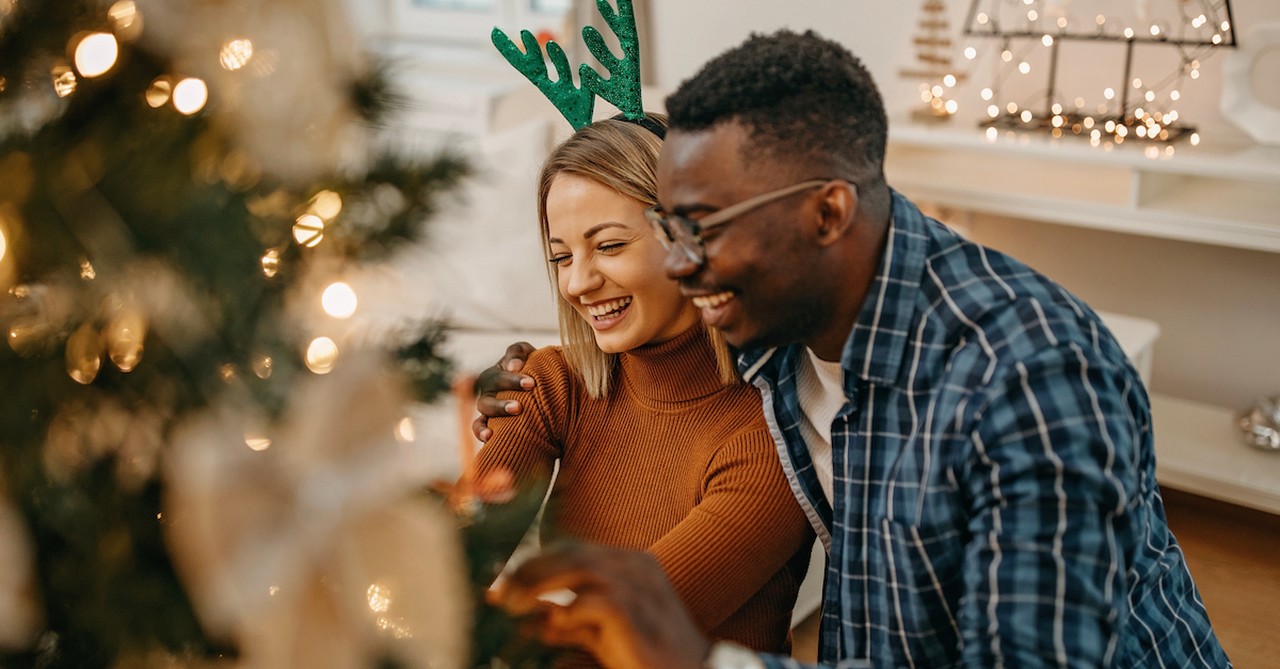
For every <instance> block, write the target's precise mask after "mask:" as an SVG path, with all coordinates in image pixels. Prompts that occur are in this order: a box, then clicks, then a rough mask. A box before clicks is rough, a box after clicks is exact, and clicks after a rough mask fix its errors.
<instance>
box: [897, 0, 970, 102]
mask: <svg viewBox="0 0 1280 669" xmlns="http://www.w3.org/2000/svg"><path fill="white" fill-rule="evenodd" d="M920 11H921V12H922V14H923V15H922V16H921V18H920V22H919V24H918V25H919V26H920V32H919V33H918V34H916V36H915V37H913V38H912V42H913V43H914V44H915V48H916V63H915V64H914V65H913V66H911V67H909V68H906V69H903V70H902V71H901V72H899V74H900V75H902V76H903V77H908V78H912V79H919V80H921V81H920V100H921V101H922V102H924V103H925V104H926V105H928V106H927V107H924V108H921V109H917V110H914V111H913V112H912V114H911V117H912V118H913V119H915V120H917V121H944V120H947V119H949V118H951V116H952V115H953V114H955V113H956V111H957V109H958V108H959V103H957V102H956V101H955V99H954V98H951V97H950V96H949V95H948V91H950V89H952V88H954V87H955V85H956V84H957V83H959V82H961V81H964V80H965V78H966V77H967V75H966V74H965V73H963V72H958V71H957V70H956V68H955V63H954V59H953V58H952V54H953V53H954V50H955V43H954V41H953V40H952V37H951V22H950V21H949V20H948V19H947V6H946V4H945V3H943V2H942V0H925V3H924V6H923V7H921V9H920Z"/></svg>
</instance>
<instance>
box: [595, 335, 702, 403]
mask: <svg viewBox="0 0 1280 669" xmlns="http://www.w3.org/2000/svg"><path fill="white" fill-rule="evenodd" d="M618 357H619V358H620V359H621V363H622V370H621V371H622V379H623V383H625V384H627V386H628V387H629V388H630V389H631V390H632V392H635V393H636V394H637V395H639V396H641V397H644V398H646V399H649V400H653V401H657V402H687V401H689V400H695V399H699V398H702V397H706V396H708V395H711V394H712V393H714V392H716V391H717V390H720V389H721V388H723V387H724V383H723V382H721V381H720V371H719V369H718V368H717V367H716V356H715V351H714V350H712V348H711V340H710V339H709V338H708V337H707V328H706V326H705V325H703V324H702V322H701V321H699V322H698V323H696V324H695V325H694V326H693V327H691V328H689V329H688V330H685V331H684V332H682V333H680V334H678V335H676V336H675V338H673V339H671V340H670V341H666V342H663V343H661V344H653V345H651V346H641V347H640V348H636V349H632V350H630V351H627V352H626V353H623V354H622V355H620V356H618Z"/></svg>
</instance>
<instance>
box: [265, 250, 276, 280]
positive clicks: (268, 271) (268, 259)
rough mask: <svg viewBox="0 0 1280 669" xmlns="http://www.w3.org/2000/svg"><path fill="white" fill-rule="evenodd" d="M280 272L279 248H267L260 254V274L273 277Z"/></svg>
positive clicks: (269, 277)
mask: <svg viewBox="0 0 1280 669" xmlns="http://www.w3.org/2000/svg"><path fill="white" fill-rule="evenodd" d="M279 272H280V250H279V249H267V252H266V253H264V254H262V275H263V276H265V277H267V278H268V279H271V278H274V277H275V275H276V274H277V273H279Z"/></svg>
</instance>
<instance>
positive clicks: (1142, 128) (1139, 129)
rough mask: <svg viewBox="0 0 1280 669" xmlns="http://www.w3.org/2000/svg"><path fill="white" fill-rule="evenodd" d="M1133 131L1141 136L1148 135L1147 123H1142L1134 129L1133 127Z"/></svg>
mask: <svg viewBox="0 0 1280 669" xmlns="http://www.w3.org/2000/svg"><path fill="white" fill-rule="evenodd" d="M1133 132H1134V133H1135V134H1137V135H1138V136H1139V137H1146V136H1147V127H1146V126H1145V125H1140V126H1138V127H1137V128H1134V129H1133Z"/></svg>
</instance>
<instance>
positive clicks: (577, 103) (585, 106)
mask: <svg viewBox="0 0 1280 669" xmlns="http://www.w3.org/2000/svg"><path fill="white" fill-rule="evenodd" d="M601 1H603V0H601ZM620 1H625V0H620ZM628 7H630V5H629V3H628ZM606 18H607V17H606ZM632 21H633V25H632V32H634V31H635V26H634V19H632ZM583 32H584V34H585V30H584V31H583ZM584 36H585V35H584ZM596 37H597V39H598V38H599V37H600V36H599V34H598V33H597V34H596ZM489 38H490V39H491V40H492V41H493V45H494V46H495V47H497V48H498V52H499V53H501V54H502V57H503V58H506V59H507V62H508V63H511V66H512V67H514V68H516V69H517V70H519V71H520V73H521V74H523V75H524V76H525V78H526V79H528V80H529V81H530V82H532V83H533V85H534V86H537V87H538V90H540V91H542V94H543V95H545V96H547V99H548V100H550V101H551V104H553V105H555V106H556V109H559V110H560V113H561V114H564V117H565V118H566V119H567V120H568V121H569V125H571V126H573V129H574V130H578V129H580V128H582V127H584V126H586V125H589V124H590V123H591V112H592V110H593V109H594V107H595V104H596V99H595V94H593V93H592V91H591V90H589V89H588V88H587V87H586V85H585V83H586V80H585V79H584V80H583V86H582V87H581V88H579V87H577V86H574V85H573V71H572V70H570V69H569V59H568V58H567V57H566V56H565V55H564V49H562V48H560V45H559V44H556V43H555V42H553V41H549V42H547V56H548V57H550V58H551V62H552V63H553V64H554V65H555V66H556V80H555V81H551V76H550V74H549V72H548V70H547V62H546V58H544V56H543V55H542V47H541V46H540V45H539V44H538V39H537V38H536V37H534V36H533V33H531V32H529V31H528V30H521V31H520V39H521V41H523V42H524V50H523V51H521V50H520V49H519V48H518V47H517V46H516V45H515V43H514V42H512V41H511V38H510V37H507V34H506V33H504V32H502V30H501V29H499V28H494V29H493V32H492V33H490V35H489ZM601 46H603V43H601ZM592 50H593V52H594V48H593V49H592ZM607 51H608V50H607V49H606V52H607ZM584 67H585V66H584ZM592 74H595V72H592ZM596 78H599V76H598V75H597V77H596ZM639 81H640V78H639V70H638V69H637V76H636V82H637V87H636V91H637V93H636V100H637V102H638V101H639V99H640V98H639V85H638V84H639ZM601 97H604V96H603V95H602V96H601ZM605 99H606V100H609V101H610V102H613V99H612V98H608V97H605ZM614 104H617V103H616V102H615V103H614Z"/></svg>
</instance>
